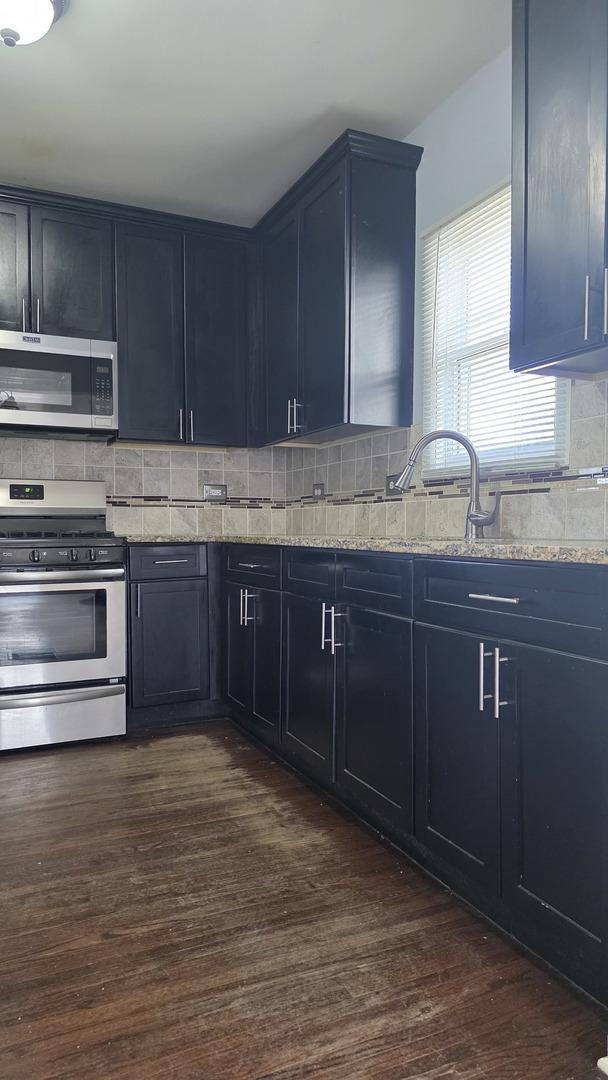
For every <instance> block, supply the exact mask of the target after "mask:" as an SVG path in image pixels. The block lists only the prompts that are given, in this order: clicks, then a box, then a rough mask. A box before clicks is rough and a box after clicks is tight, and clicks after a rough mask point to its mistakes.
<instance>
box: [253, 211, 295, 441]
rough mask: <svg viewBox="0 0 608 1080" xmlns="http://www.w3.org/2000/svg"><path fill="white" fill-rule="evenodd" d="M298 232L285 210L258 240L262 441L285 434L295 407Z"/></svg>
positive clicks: (288, 430)
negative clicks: (261, 311)
mask: <svg viewBox="0 0 608 1080" xmlns="http://www.w3.org/2000/svg"><path fill="white" fill-rule="evenodd" d="M298 230H299V217H298V213H297V211H295V212H291V211H290V212H289V213H287V214H286V215H285V217H283V218H281V219H280V220H279V221H277V222H276V223H275V224H274V225H273V227H272V228H269V229H268V230H267V231H266V233H265V235H264V238H263V242H262V260H263V296H264V301H263V304H264V349H265V368H264V380H263V381H264V386H263V394H262V400H263V406H262V408H263V413H264V416H263V420H262V430H263V432H264V441H265V442H275V441H277V440H280V439H283V438H284V437H285V435H287V434H289V432H290V431H291V428H292V426H293V411H294V404H293V403H294V402H296V408H297V397H298V243H299V233H298ZM296 420H297V417H296Z"/></svg>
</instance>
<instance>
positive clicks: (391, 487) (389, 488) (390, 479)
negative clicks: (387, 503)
mask: <svg viewBox="0 0 608 1080" xmlns="http://www.w3.org/2000/svg"><path fill="white" fill-rule="evenodd" d="M398 476H399V473H393V475H392V476H387V478H386V481H385V485H384V494H385V495H386V496H387V498H389V497H390V496H391V495H394V496H397V495H403V492H402V491H399V488H396V487H395V480H396V479H397V477H398Z"/></svg>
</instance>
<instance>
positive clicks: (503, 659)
mask: <svg viewBox="0 0 608 1080" xmlns="http://www.w3.org/2000/svg"><path fill="white" fill-rule="evenodd" d="M508 661H509V657H508V656H501V655H500V648H495V649H494V719H495V720H500V709H501V706H502V705H508V704H509V702H508V701H501V700H500V665H501V664H506V663H508Z"/></svg>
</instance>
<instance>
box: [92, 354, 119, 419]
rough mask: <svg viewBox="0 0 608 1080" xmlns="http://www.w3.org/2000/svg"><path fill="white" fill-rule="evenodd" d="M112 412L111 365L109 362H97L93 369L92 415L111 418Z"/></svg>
mask: <svg viewBox="0 0 608 1080" xmlns="http://www.w3.org/2000/svg"><path fill="white" fill-rule="evenodd" d="M113 412H114V390H113V386H112V365H111V364H110V363H109V361H102V362H98V363H96V364H95V366H94V368H93V413H94V415H95V416H112V414H113Z"/></svg>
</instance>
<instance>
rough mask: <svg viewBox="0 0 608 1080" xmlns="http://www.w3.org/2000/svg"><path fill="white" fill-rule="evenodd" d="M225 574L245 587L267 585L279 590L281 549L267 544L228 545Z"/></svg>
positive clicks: (225, 549)
mask: <svg viewBox="0 0 608 1080" xmlns="http://www.w3.org/2000/svg"><path fill="white" fill-rule="evenodd" d="M224 573H225V575H226V577H227V578H230V579H231V580H232V581H240V582H242V583H243V584H244V585H267V586H268V587H269V588H273V587H274V588H277V589H278V588H279V586H280V584H281V549H280V547H270V546H268V545H265V544H226V545H225V547H224Z"/></svg>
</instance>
